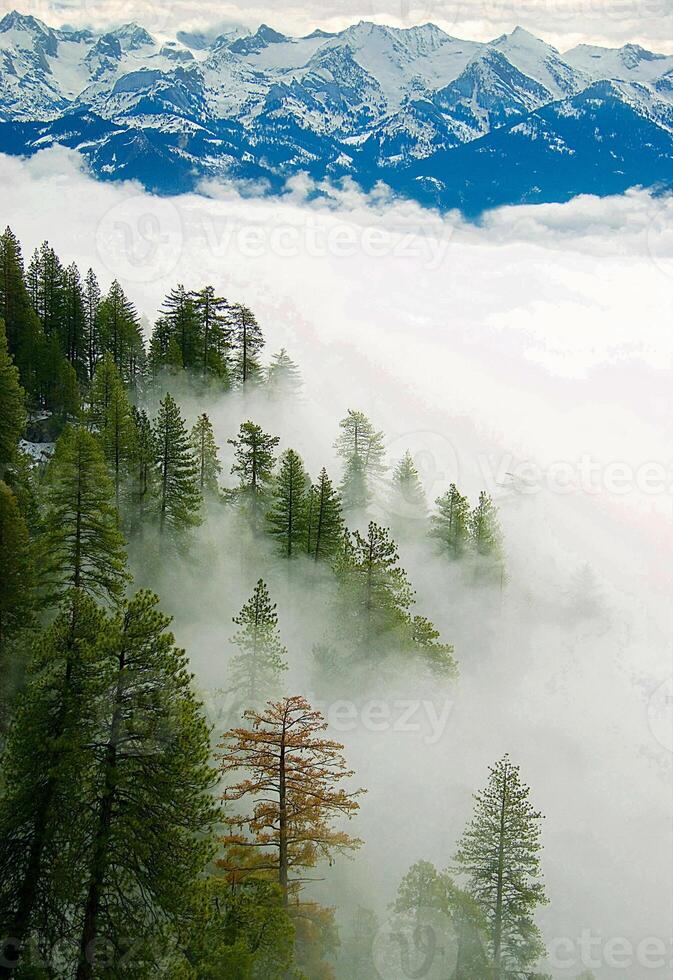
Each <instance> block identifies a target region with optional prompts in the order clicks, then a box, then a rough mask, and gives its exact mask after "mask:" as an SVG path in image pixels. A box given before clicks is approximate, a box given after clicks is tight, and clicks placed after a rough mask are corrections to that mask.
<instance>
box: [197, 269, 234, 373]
mask: <svg viewBox="0 0 673 980" xmlns="http://www.w3.org/2000/svg"><path fill="white" fill-rule="evenodd" d="M192 295H193V302H194V308H195V310H196V312H197V315H198V318H199V331H200V372H201V376H202V377H203V379H204V380H208V379H209V378H213V379H217V380H218V381H219V382H220V383H221V384H222V386H223V387H225V388H226V387H228V385H229V366H228V355H229V345H230V336H229V332H230V328H229V318H228V305H227V301H226V300H225V299H223V298H222V297H220V296H217V294H216V293H215V290H214V289H213V287H212V286H205V287H204V288H203V289H201V290H199V292H197V293H193V294H192Z"/></svg>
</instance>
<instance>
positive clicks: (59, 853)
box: [0, 590, 105, 977]
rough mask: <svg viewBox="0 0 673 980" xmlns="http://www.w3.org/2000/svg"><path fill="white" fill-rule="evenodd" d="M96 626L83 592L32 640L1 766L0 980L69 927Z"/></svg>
mask: <svg viewBox="0 0 673 980" xmlns="http://www.w3.org/2000/svg"><path fill="white" fill-rule="evenodd" d="M104 622H105V619H104V616H103V615H102V613H101V611H100V610H98V609H97V608H96V605H95V603H94V602H93V601H92V600H91V598H90V597H88V596H87V595H85V594H84V593H83V592H82V590H73V591H72V592H71V593H69V595H68V597H67V601H66V602H65V603H64V606H63V609H62V611H61V612H60V614H59V615H58V617H57V618H56V620H55V621H54V623H53V624H52V625H51V626H50V627H49V628H48V629H46V630H45V631H44V632H43V633H42V634H40V636H39V637H38V639H37V640H36V643H35V648H34V654H33V658H32V662H31V667H30V675H29V680H28V683H27V684H26V687H25V689H24V690H23V691H22V693H21V695H20V698H19V702H18V705H17V707H16V710H15V713H14V717H13V721H12V726H11V729H10V732H9V737H8V742H7V747H6V749H5V752H4V754H3V757H2V782H3V786H4V787H5V792H4V794H3V796H2V797H0V941H1V945H2V947H3V948H2V954H3V955H2V956H1V957H0V977H13V976H16V975H17V973H19V970H20V969H22V967H23V962H22V960H24V958H25V955H26V953H27V952H28V947H29V945H30V942H31V941H33V943H34V945H35V947H36V948H37V951H38V952H39V954H41V955H44V954H48V953H49V952H50V950H51V948H52V947H53V946H54V945H55V944H56V943H57V942H62V941H63V940H64V939H66V938H67V934H68V926H67V925H66V924H67V923H70V922H71V921H72V918H73V911H74V910H73V904H72V903H73V897H74V896H77V895H78V894H79V892H80V889H81V875H82V871H83V867H82V863H81V857H80V853H81V852H80V850H79V848H78V847H75V848H73V846H72V844H73V837H72V835H73V832H76V830H77V826H78V821H76V820H73V813H77V812H79V807H78V804H80V803H81V800H82V796H81V793H82V789H83V786H84V784H85V778H86V772H87V761H88V759H89V757H90V748H89V746H90V742H91V740H92V738H93V737H94V731H93V716H94V715H95V713H96V711H97V708H98V698H97V697H96V696H95V692H96V688H95V684H94V681H93V676H92V675H93V673H95V666H96V660H95V657H94V655H93V651H94V650H95V648H96V644H97V643H98V642H99V640H100V637H101V636H102V635H104V634H105V628H104ZM75 843H76V844H77V845H80V844H81V839H76V841H75ZM25 965H26V967H27V969H28V972H27V975H29V976H30V975H33V974H31V972H30V964H28V963H26V964H25ZM19 975H21V974H20V973H19Z"/></svg>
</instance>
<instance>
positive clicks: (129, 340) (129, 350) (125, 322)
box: [98, 279, 144, 384]
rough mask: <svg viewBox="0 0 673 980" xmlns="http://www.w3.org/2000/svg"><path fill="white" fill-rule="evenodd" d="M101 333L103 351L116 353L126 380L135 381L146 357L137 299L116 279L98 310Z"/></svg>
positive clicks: (118, 364) (128, 381)
mask: <svg viewBox="0 0 673 980" xmlns="http://www.w3.org/2000/svg"><path fill="white" fill-rule="evenodd" d="M98 337H99V342H100V346H101V351H102V352H105V351H109V352H110V353H111V354H112V357H113V360H114V363H115V366H116V368H117V370H118V371H119V374H120V376H121V378H122V381H123V382H124V383H125V384H135V382H136V379H137V375H138V367H139V363H140V361H141V359H142V352H143V349H144V348H143V338H142V331H141V329H140V320H139V319H138V314H137V312H136V309H135V307H134V305H133V303H132V302H131V301H130V300H129V299H128V297H127V296H126V294H125V293H124V290H123V289H122V287H121V286H120V284H119V283H118V282H117V280H116V279H115V281H114V282H113V283H112V285H111V286H110V289H109V292H108V294H107V295H106V296H105V298H104V299H103V300H102V301H101V303H100V307H99V310H98Z"/></svg>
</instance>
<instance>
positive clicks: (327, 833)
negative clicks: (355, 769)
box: [218, 697, 363, 914]
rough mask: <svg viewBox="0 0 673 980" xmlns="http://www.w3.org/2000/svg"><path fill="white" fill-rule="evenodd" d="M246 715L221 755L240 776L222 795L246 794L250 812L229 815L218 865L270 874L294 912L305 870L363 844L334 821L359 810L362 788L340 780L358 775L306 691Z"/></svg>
mask: <svg viewBox="0 0 673 980" xmlns="http://www.w3.org/2000/svg"><path fill="white" fill-rule="evenodd" d="M245 717H246V718H247V719H248V720H249V722H250V726H249V727H248V728H236V729H233V730H232V731H230V732H227V734H226V735H225V736H224V741H223V743H222V745H221V746H220V748H221V749H222V750H223V751H222V754H221V756H220V759H221V768H222V772H223V773H225V774H228V773H240V774H241V775H242V776H243V779H242V781H241V782H239V783H236V784H234V785H232V786H228V787H227V789H226V790H225V793H224V797H223V798H224V799H225V800H227V801H242V800H246V801H248V802H249V806H250V812H249V813H248V814H244V815H243V816H231V817H225V823H226V824H228V825H229V827H230V831H231V832H230V833H229V834H227V835H225V836H224V837H223V838H222V843H223V844H224V846H225V848H226V851H225V856H224V857H223V858H222V859H221V860H220V861H218V864H219V866H220V867H221V868H223V870H224V871H225V872H226V873H227V875H228V876H229V877H230V878H231V880H232V882H237V881H240V880H244V879H245V878H246V877H247V876H248V875H250V874H254V873H255V872H257V873H259V872H260V871H261V872H262V873H265V872H266V873H267V874H269V873H270V874H272V875H273V877H274V879H275V880H276V881H277V883H278V884H279V886H280V889H281V893H282V896H283V903H284V905H285V907H286V908H287V907H288V906H290V898H291V897H292V898H293V902H292V906H291V909H292V911H293V912H294V913H295V914H297V913H301V907H300V906H299V903H298V894H299V891H300V889H301V885H302V882H303V880H304V879H305V874H304V872H305V870H306V869H307V868H312V867H315V865H316V864H317V862H318V861H319V860H321V859H326V860H329V861H330V863H331V857H332V854H333V853H335V852H336V853H344V852H346V851H349V850H353V849H356V848H358V847H359V846H360V844H361V843H362V842H361V841H359V840H357V839H355V838H352V837H350V836H349V835H348V834H346V833H345V832H344V831H343V830H335V829H334V828H333V826H332V823H333V820H334V819H335V818H336V817H339V818H343V817H348V818H351V817H352V816H353V815H354V814H355V813H356V812H357V810H358V809H359V804H358V803H357V797H358V796H359V795H360V794H361V793H362V792H363V791H362V790H356V791H354V792H348V791H347V790H345V789H344V788H343V787H341V786H340V783H341V782H342V781H343V780H344V779H350V778H351V777H352V775H353V773H352V772H351V771H350V770H349V769H348V768H347V766H346V762H345V760H344V758H343V756H342V754H341V752H342V749H343V746H342V745H340V744H339V743H338V742H333V741H331V740H329V739H327V738H325V736H324V734H323V733H324V731H325V729H326V728H327V725H326V724H325V722H324V720H323V718H322V715H321V714H320V712H318V711H314V710H313V709H312V708H311V706H310V704H309V703H308V702H307V701H306V700H305V699H304V698H301V697H292V698H285V699H283V700H282V701H278V702H269V704H268V705H267V706H266V709H265V710H264V711H262V712H255V711H248V712H246V715H245ZM243 829H245V830H246V831H247V833H246V834H243V833H242V832H241V831H242V830H243Z"/></svg>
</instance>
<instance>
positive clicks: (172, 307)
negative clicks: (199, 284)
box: [161, 285, 203, 370]
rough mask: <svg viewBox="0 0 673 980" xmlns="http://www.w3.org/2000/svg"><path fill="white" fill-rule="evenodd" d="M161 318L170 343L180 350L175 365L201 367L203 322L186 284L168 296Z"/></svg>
mask: <svg viewBox="0 0 673 980" xmlns="http://www.w3.org/2000/svg"><path fill="white" fill-rule="evenodd" d="M161 318H162V320H163V322H164V324H165V325H166V328H167V330H168V336H169V345H170V343H171V342H173V343H174V344H175V348H176V350H177V351H178V352H179V361H178V364H177V365H174V366H177V367H179V368H181V369H182V370H189V369H194V368H196V369H198V368H201V367H202V365H203V344H202V339H201V336H200V333H201V324H200V322H199V315H198V313H197V310H196V307H195V304H194V299H193V297H192V296H191V295H190V294H189V293H188V292H187V291H186V289H185V287H184V286H182V285H180V286H177V288H176V289H173V290H171V292H170V293H169V294H168V295H167V296H166V298H165V300H164V305H163V307H162V309H161Z"/></svg>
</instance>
